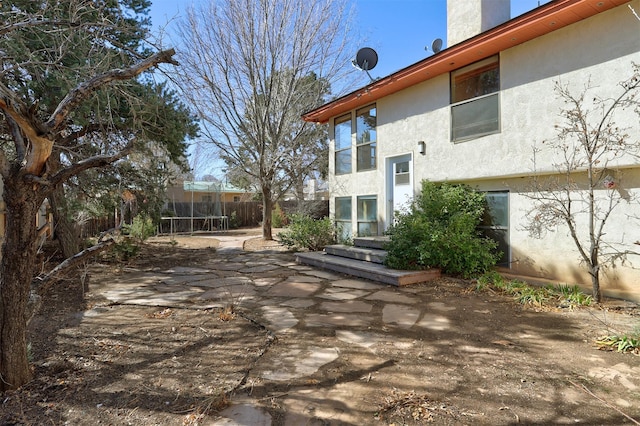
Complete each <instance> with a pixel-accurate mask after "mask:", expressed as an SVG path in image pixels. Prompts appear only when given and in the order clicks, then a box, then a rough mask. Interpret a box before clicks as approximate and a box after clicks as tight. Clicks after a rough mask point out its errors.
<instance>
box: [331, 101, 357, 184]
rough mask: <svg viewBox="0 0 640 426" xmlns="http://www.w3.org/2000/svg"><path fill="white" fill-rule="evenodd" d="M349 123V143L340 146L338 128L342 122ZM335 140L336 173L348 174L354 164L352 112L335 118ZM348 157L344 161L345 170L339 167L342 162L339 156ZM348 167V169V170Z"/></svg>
mask: <svg viewBox="0 0 640 426" xmlns="http://www.w3.org/2000/svg"><path fill="white" fill-rule="evenodd" d="M346 122H348V123H349V143H348V144H346V146H342V144H341V145H340V147H338V132H337V131H336V129H337V128H338V126H339V125H340V124H343V123H346ZM333 140H334V173H335V174H336V175H346V174H349V173H352V172H353V164H352V150H353V148H352V147H353V117H352V116H351V113H348V114H345V115H341V116H340V117H337V118H335V119H334V120H333ZM343 155H344V156H345V158H346V157H348V161H345V162H344V165H345V166H347V165H348V167H345V169H344V170H342V169H341V168H339V167H338V164H342V163H340V162H339V161H338V158H339V157H342V156H343ZM347 169H348V170H347Z"/></svg>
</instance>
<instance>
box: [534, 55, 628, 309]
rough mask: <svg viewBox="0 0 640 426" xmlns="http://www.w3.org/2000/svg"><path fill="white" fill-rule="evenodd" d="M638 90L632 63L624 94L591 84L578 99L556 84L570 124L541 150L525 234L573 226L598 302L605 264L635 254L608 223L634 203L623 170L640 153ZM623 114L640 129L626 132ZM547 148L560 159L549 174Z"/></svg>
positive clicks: (566, 122) (537, 234) (559, 129)
mask: <svg viewBox="0 0 640 426" xmlns="http://www.w3.org/2000/svg"><path fill="white" fill-rule="evenodd" d="M639 88H640V69H639V67H638V66H637V65H633V75H632V76H631V78H629V79H628V80H626V81H623V82H621V83H620V84H619V85H618V93H617V94H615V95H613V96H611V97H606V98H605V97H600V96H598V95H597V88H596V87H594V86H593V85H592V84H591V82H589V83H588V84H587V85H586V86H585V88H584V89H583V90H582V91H581V92H580V93H578V94H575V93H573V92H572V91H571V90H570V89H569V88H568V86H567V85H566V84H561V83H556V86H555V90H556V93H557V94H558V96H559V98H560V99H561V100H562V101H563V102H564V104H565V105H566V107H565V108H564V109H562V110H561V113H560V115H561V117H562V118H563V119H564V124H562V125H559V126H557V136H556V137H555V138H554V139H553V140H549V141H545V142H544V143H543V146H544V148H540V147H538V148H535V149H534V167H535V169H536V170H535V172H536V174H535V176H534V188H533V191H532V192H531V193H529V198H530V199H531V200H532V201H533V208H532V209H531V210H530V211H528V212H527V218H528V224H527V227H526V229H527V230H528V231H529V232H530V234H531V235H532V236H534V237H538V238H539V237H542V236H543V235H544V234H545V233H546V232H548V231H554V230H555V229H556V227H557V226H558V225H561V224H564V225H565V226H566V227H567V228H568V230H569V234H570V235H571V238H572V240H573V242H574V243H575V246H576V248H577V250H578V252H579V254H580V259H581V261H582V263H583V264H584V265H585V268H586V271H587V272H588V274H589V275H590V277H591V284H592V295H593V298H594V300H595V301H596V302H600V300H601V292H600V277H601V270H602V267H603V266H605V265H607V264H613V263H615V262H616V261H619V260H624V259H626V256H627V255H629V254H632V253H634V251H633V250H630V249H628V248H626V249H625V248H624V245H623V244H622V243H623V242H621V241H611V240H610V239H609V238H608V235H607V225H608V224H609V222H610V220H611V218H612V214H613V213H614V211H615V210H616V208H617V207H619V206H620V204H621V203H625V202H626V203H629V202H631V201H632V199H633V194H632V193H630V192H629V191H627V190H626V189H625V186H624V179H623V171H622V170H621V169H620V166H621V165H624V164H629V163H631V164H633V163H634V162H635V161H637V158H638V152H639V151H640V143H639V141H638V138H637V135H638V115H640V111H639V110H638V91H639ZM620 114H627V116H626V120H627V121H626V122H627V123H635V124H633V125H631V126H629V127H627V128H623V127H619V126H618V125H617V124H616V118H619V117H618V116H619V115H620ZM629 118H630V119H629ZM545 150H550V151H551V153H552V154H553V158H554V159H558V160H554V162H553V164H552V168H551V170H547V172H546V173H543V172H544V170H543V168H542V167H540V164H538V162H537V160H536V159H537V157H538V155H539V154H541V153H543V151H545ZM553 172H555V173H553ZM618 226H620V225H618ZM628 246H629V245H628V244H627V247H628Z"/></svg>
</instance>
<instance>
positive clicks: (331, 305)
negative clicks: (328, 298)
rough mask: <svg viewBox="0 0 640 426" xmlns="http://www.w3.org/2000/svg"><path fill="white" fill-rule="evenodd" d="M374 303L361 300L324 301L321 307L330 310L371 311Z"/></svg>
mask: <svg viewBox="0 0 640 426" xmlns="http://www.w3.org/2000/svg"><path fill="white" fill-rule="evenodd" d="M371 308H373V305H371V304H370V303H366V302H363V301H361V300H347V301H345V302H322V303H321V304H320V309H324V310H325V311H329V312H365V313H369V312H371Z"/></svg>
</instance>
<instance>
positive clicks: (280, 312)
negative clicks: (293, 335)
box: [262, 306, 298, 332]
mask: <svg viewBox="0 0 640 426" xmlns="http://www.w3.org/2000/svg"><path fill="white" fill-rule="evenodd" d="M262 312H263V313H264V317H265V319H266V320H267V321H269V323H270V324H271V327H272V329H273V331H276V332H283V331H287V330H290V329H292V328H293V327H295V326H296V325H297V324H298V320H297V319H296V317H294V316H293V314H292V313H291V312H290V311H289V310H288V309H286V308H282V307H277V306H264V307H263V308H262Z"/></svg>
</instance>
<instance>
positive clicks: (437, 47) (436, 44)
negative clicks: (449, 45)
mask: <svg viewBox="0 0 640 426" xmlns="http://www.w3.org/2000/svg"><path fill="white" fill-rule="evenodd" d="M424 50H426V51H427V52H428V51H429V46H425V47H424ZM431 50H432V51H433V53H438V52H440V51H441V50H442V39H441V38H437V39H435V40H433V42H432V43H431Z"/></svg>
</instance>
